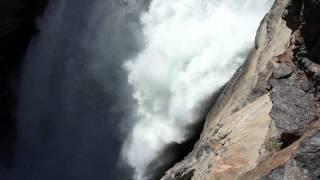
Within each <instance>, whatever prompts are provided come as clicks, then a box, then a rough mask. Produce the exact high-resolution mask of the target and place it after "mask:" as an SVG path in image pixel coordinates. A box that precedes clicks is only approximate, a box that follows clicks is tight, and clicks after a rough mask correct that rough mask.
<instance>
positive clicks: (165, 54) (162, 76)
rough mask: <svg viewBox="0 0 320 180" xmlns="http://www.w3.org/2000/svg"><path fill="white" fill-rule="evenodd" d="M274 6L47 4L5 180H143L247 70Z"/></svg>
mask: <svg viewBox="0 0 320 180" xmlns="http://www.w3.org/2000/svg"><path fill="white" fill-rule="evenodd" d="M272 2H273V1H272V0H261V1H255V0H243V1H238V0H224V1H222V0H175V1H172V0H150V1H149V0H81V1H79V0H55V1H51V2H50V4H49V6H48V8H47V10H46V13H45V15H44V17H43V18H42V19H41V20H39V23H38V24H39V28H40V33H39V34H38V35H37V36H36V37H34V38H33V40H32V42H31V43H30V45H29V49H28V53H27V55H26V58H25V64H24V65H23V68H22V69H23V70H22V80H21V86H20V97H19V108H18V114H17V118H18V123H17V124H18V125H17V126H18V127H17V131H18V135H17V145H16V148H15V149H16V150H15V163H14V170H13V172H12V175H11V176H10V177H12V178H9V179H10V180H11V179H14V180H21V179H24V180H43V179H46V180H57V179H76V180H88V179H108V180H109V179H110V180H116V179H119V180H125V179H132V178H134V179H136V180H145V179H149V178H150V177H149V176H148V175H147V174H153V173H155V172H147V171H148V168H149V166H150V165H151V164H152V162H153V161H154V160H156V159H159V162H158V163H156V164H155V167H154V168H153V169H157V166H159V164H165V163H167V162H169V161H170V158H171V155H170V152H169V153H168V154H164V150H165V149H166V148H167V147H168V146H169V145H171V144H181V143H184V142H185V141H186V140H188V139H189V138H190V136H191V135H192V132H190V131H189V130H188V129H190V128H189V127H190V126H193V125H195V124H197V123H198V122H199V120H200V117H202V116H203V108H204V107H205V106H206V103H207V102H208V101H210V97H211V96H212V94H214V93H215V92H216V91H217V90H218V89H219V88H221V87H222V86H223V85H224V84H225V83H226V82H227V81H228V80H229V79H230V78H231V76H232V74H233V73H234V72H235V71H236V69H237V68H238V67H239V66H240V65H241V64H242V63H243V62H244V60H245V58H246V56H247V53H248V51H249V49H250V48H252V46H253V41H254V36H255V34H256V30H257V27H258V25H259V23H260V20H261V19H262V17H263V16H264V14H265V13H266V12H267V10H268V8H270V6H271V4H272ZM127 166H130V167H127Z"/></svg>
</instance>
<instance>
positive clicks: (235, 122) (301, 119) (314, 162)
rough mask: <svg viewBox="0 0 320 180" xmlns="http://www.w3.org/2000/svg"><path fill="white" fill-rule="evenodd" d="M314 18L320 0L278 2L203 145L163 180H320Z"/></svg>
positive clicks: (318, 44)
mask: <svg viewBox="0 0 320 180" xmlns="http://www.w3.org/2000/svg"><path fill="white" fill-rule="evenodd" d="M319 18H320V1H319V0H276V2H275V3H274V5H273V7H272V9H271V10H270V11H269V12H268V13H267V15H266V16H265V18H264V19H263V20H262V22H261V25H260V28H259V29H258V31H257V36H256V42H255V48H254V49H253V50H252V51H251V53H250V55H249V57H248V59H247V61H246V62H245V64H244V65H243V66H242V67H241V68H240V69H239V70H238V71H237V72H236V73H235V74H234V76H233V78H232V80H231V81H229V83H228V84H227V85H226V87H225V88H224V90H223V93H222V94H221V95H220V98H219V99H218V101H217V102H216V103H215V105H214V107H213V108H212V109H211V111H210V112H209V114H208V115H207V118H206V122H205V126H204V129H203V132H202V134H201V138H200V140H199V141H198V142H197V144H196V145H195V147H194V149H193V151H192V152H191V153H190V154H189V155H188V156H187V157H185V158H184V160H183V161H181V162H179V163H177V164H176V165H175V166H174V167H173V168H171V169H170V170H169V171H167V173H166V175H165V176H164V177H163V178H162V180H190V179H192V180H207V179H210V180H213V179H223V180H225V179H244V180H246V179H279V180H282V179H291V180H292V179H319V178H320V164H319V161H318V159H319V158H320V136H319V134H320V121H319V117H318V116H319V110H320V109H319V99H320V94H319V92H320V91H319V88H320V84H319V83H320V65H319V63H320V36H319V33H320V28H319V27H320V24H319V23H318V21H319Z"/></svg>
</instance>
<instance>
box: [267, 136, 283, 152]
mask: <svg viewBox="0 0 320 180" xmlns="http://www.w3.org/2000/svg"><path fill="white" fill-rule="evenodd" d="M282 144H283V143H282V142H281V140H280V139H279V138H276V137H272V138H270V139H269V140H268V142H267V143H266V144H265V148H266V150H267V151H269V152H276V151H280V150H281V146H282Z"/></svg>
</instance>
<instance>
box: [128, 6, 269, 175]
mask: <svg viewBox="0 0 320 180" xmlns="http://www.w3.org/2000/svg"><path fill="white" fill-rule="evenodd" d="M272 3H273V1H272V0H263V1H255V0H246V1H238V0H224V1H221V0H176V1H171V0H153V1H152V2H151V5H150V7H149V9H148V11H147V12H145V13H143V14H142V16H141V18H140V21H141V24H142V34H143V36H142V38H143V44H144V47H143V49H142V50H141V51H140V52H139V53H138V54H137V55H136V56H134V57H132V58H130V59H128V60H127V62H126V63H125V65H124V66H125V68H126V70H127V72H128V82H129V84H130V85H131V86H132V88H133V93H132V96H133V98H134V99H135V101H136V107H135V110H134V113H135V125H134V127H133V129H132V132H131V134H130V135H129V137H128V138H127V141H126V143H125V145H124V147H123V156H124V159H125V160H126V161H127V162H128V163H129V164H130V165H131V166H132V167H134V169H135V178H136V179H137V180H143V179H148V177H147V176H146V174H148V173H150V172H147V171H148V170H147V169H148V166H149V165H150V163H151V162H152V161H153V160H155V159H156V158H158V159H159V163H164V162H161V161H166V160H167V159H166V157H160V158H159V154H160V153H161V152H162V151H163V150H164V149H165V148H166V147H167V146H168V145H170V144H173V143H177V144H181V143H183V142H184V141H186V140H187V139H188V138H189V137H190V134H191V133H192V132H189V131H188V127H189V126H191V125H193V124H195V123H197V122H198V121H199V120H200V117H202V116H203V114H202V113H203V112H202V110H203V108H204V105H205V104H206V103H207V101H208V100H209V99H210V96H211V95H212V94H213V93H214V92H216V91H217V90H218V89H219V88H221V87H222V86H223V85H224V84H225V83H226V82H227V81H228V80H229V79H230V78H231V76H232V74H233V73H234V72H235V71H236V69H237V68H238V67H239V66H240V65H241V64H242V63H243V62H244V60H245V58H246V56H247V54H248V51H249V50H250V48H252V47H253V42H254V37H255V34H256V30H257V28H258V26H259V23H260V21H261V19H262V18H263V16H264V15H265V13H266V12H267V10H268V9H269V8H270V7H271V4H272ZM168 156H169V155H168ZM161 158H162V159H161Z"/></svg>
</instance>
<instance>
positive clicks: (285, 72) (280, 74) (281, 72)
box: [272, 63, 292, 79]
mask: <svg viewBox="0 0 320 180" xmlns="http://www.w3.org/2000/svg"><path fill="white" fill-rule="evenodd" d="M291 74H292V70H291V69H290V67H289V66H288V65H286V64H283V63H281V64H279V66H278V67H276V68H275V69H274V71H273V76H272V77H273V78H274V79H282V78H288V77H290V76H291Z"/></svg>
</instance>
